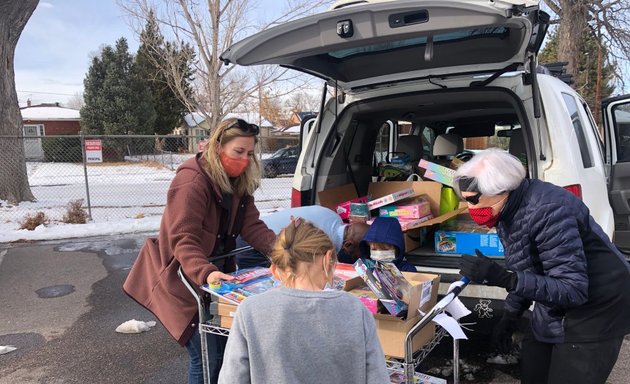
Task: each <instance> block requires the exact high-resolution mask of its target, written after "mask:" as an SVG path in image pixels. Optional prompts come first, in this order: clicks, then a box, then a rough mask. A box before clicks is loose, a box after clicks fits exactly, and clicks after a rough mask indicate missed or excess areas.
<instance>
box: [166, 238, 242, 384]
mask: <svg viewBox="0 0 630 384" xmlns="http://www.w3.org/2000/svg"><path fill="white" fill-rule="evenodd" d="M252 249H253V247H251V246H247V247H242V248H237V249H235V250H233V251H231V252H227V253H225V254H223V255H221V256H217V257H213V259H212V260H213V261H217V260H223V259H227V258H229V257H236V256H237V255H238V254H240V253H242V252H246V251H250V250H252ZM177 275H178V276H179V278H180V279H181V281H182V283H184V285H185V286H186V288H187V289H188V290H189V291H190V293H191V294H192V295H193V297H194V298H195V301H197V311H198V312H199V336H200V338H201V364H202V367H203V382H204V383H206V384H208V382H209V381H210V380H209V378H208V376H209V375H208V343H207V336H208V333H212V334H215V335H221V336H226V337H227V336H229V334H230V330H229V329H227V328H221V327H220V326H216V325H214V324H213V323H212V316H210V317H208V316H207V313H208V311H207V309H208V305H209V302H208V300H207V299H206V298H207V295H203V294H200V292H199V291H197V290H196V289H195V288H193V286H192V285H191V284H190V281H188V278H187V277H186V275H184V272H183V271H182V267H181V266H180V267H179V269H177Z"/></svg>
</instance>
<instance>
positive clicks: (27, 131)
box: [20, 100, 81, 160]
mask: <svg viewBox="0 0 630 384" xmlns="http://www.w3.org/2000/svg"><path fill="white" fill-rule="evenodd" d="M20 112H21V114H22V124H23V126H22V133H23V134H24V137H25V138H31V137H32V138H33V139H25V140H24V149H25V151H26V153H25V154H26V158H27V159H33V160H40V159H43V157H44V151H43V149H42V140H41V139H36V138H38V137H43V136H53V135H78V134H79V131H80V130H81V115H80V113H79V111H78V110H76V109H70V108H64V107H61V106H60V105H59V103H48V104H38V105H31V103H30V100H29V101H28V102H27V106H26V107H24V108H20Z"/></svg>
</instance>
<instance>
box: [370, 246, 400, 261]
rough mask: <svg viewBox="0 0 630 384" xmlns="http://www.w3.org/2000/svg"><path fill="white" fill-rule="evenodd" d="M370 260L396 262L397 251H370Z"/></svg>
mask: <svg viewBox="0 0 630 384" xmlns="http://www.w3.org/2000/svg"><path fill="white" fill-rule="evenodd" d="M370 258H371V259H372V260H375V261H394V259H395V258H396V250H395V249H382V250H379V249H372V250H370Z"/></svg>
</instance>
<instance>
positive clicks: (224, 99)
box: [119, 0, 332, 127]
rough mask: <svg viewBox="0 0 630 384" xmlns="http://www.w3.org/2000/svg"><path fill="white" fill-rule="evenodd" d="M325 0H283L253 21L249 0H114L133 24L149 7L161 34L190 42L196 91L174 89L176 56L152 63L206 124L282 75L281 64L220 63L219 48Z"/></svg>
mask: <svg viewBox="0 0 630 384" xmlns="http://www.w3.org/2000/svg"><path fill="white" fill-rule="evenodd" d="M330 3H332V0H286V6H285V7H284V9H283V11H282V12H280V14H278V15H277V16H276V17H275V18H273V19H272V20H268V21H266V22H264V23H258V24H257V23H256V22H255V21H254V17H253V14H254V13H255V11H256V5H257V4H256V2H255V1H253V0H208V1H206V2H197V1H193V0H172V1H171V0H154V1H151V2H150V1H149V0H119V4H120V5H121V6H122V7H123V9H125V11H126V12H127V13H128V14H129V15H130V16H131V17H132V19H133V20H135V21H136V22H138V23H139V25H141V24H144V23H145V22H146V20H147V18H148V16H149V14H150V13H151V12H153V14H154V15H155V16H156V19H157V21H158V24H159V26H160V29H161V31H162V33H163V34H164V36H166V37H167V39H168V38H172V39H173V40H174V44H176V45H181V46H183V45H184V44H189V45H190V46H192V47H193V48H194V54H195V55H196V61H195V68H194V72H195V75H194V76H195V83H194V84H195V88H196V92H195V94H194V95H192V96H191V95H185V94H184V92H183V90H181V89H178V88H180V87H179V86H178V84H181V76H182V74H181V68H179V66H178V65H177V62H178V61H177V60H173V58H172V57H164V58H163V59H162V60H160V63H158V64H159V65H160V66H161V68H162V69H163V70H164V71H165V73H166V74H167V77H168V78H169V83H170V85H171V87H173V88H174V90H175V91H176V92H177V93H178V95H179V96H180V98H181V99H182V101H183V102H184V103H185V104H186V105H187V106H188V108H189V109H190V110H191V111H199V112H202V113H205V114H206V118H207V120H208V121H209V123H210V127H214V126H216V125H217V123H218V122H220V121H221V120H222V119H223V117H224V116H225V115H226V114H227V113H229V112H233V111H237V110H238V109H239V107H241V106H242V105H244V104H245V103H246V102H247V101H248V99H249V98H251V97H252V96H253V95H255V94H256V93H257V92H259V90H261V89H263V88H265V87H267V86H269V85H270V84H273V83H275V82H277V81H279V80H284V79H285V75H286V70H285V69H281V68H279V67H275V66H266V67H259V68H257V69H256V70H255V71H256V72H255V75H252V71H251V70H250V69H247V68H240V67H237V66H229V67H228V66H224V65H223V63H222V62H221V61H220V60H219V56H220V54H221V53H223V52H224V51H225V50H227V48H228V47H229V46H231V45H232V44H233V43H234V42H236V41H237V40H238V39H240V38H242V37H245V36H246V35H249V34H251V33H254V32H256V31H258V30H262V29H265V28H268V27H270V26H273V25H276V24H279V23H281V22H285V21H289V20H291V19H294V18H297V17H299V16H302V15H305V14H308V13H311V12H313V11H315V10H319V9H321V8H322V6H323V5H326V4H330ZM180 51H182V52H186V50H184V49H181V50H180ZM180 62H181V61H180Z"/></svg>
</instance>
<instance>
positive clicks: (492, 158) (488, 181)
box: [453, 148, 525, 196]
mask: <svg viewBox="0 0 630 384" xmlns="http://www.w3.org/2000/svg"><path fill="white" fill-rule="evenodd" d="M524 178H525V167H523V164H522V163H521V161H520V160H519V159H518V158H516V157H515V156H512V155H511V154H509V153H507V152H505V151H504V150H502V149H499V148H488V149H486V150H484V151H481V152H479V153H477V154H475V155H474V156H473V157H472V159H470V161H468V162H466V163H464V164H462V165H461V166H460V167H459V168H458V169H457V171H456V172H455V177H454V179H453V189H455V192H457V194H458V195H460V196H461V192H462V191H464V192H466V191H471V192H481V193H482V194H484V195H488V196H496V195H499V194H501V193H503V192H510V191H513V190H515V189H516V188H517V187H518V186H519V185H520V184H521V182H522V181H523V179H524Z"/></svg>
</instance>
